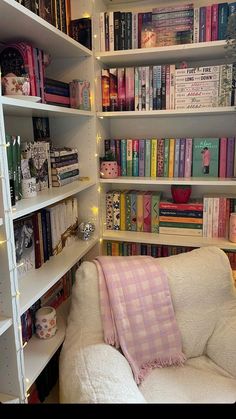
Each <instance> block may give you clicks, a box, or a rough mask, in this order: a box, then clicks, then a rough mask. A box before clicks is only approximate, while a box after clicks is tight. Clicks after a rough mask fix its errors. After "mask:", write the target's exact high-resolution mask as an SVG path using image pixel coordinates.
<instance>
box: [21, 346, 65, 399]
mask: <svg viewBox="0 0 236 419" xmlns="http://www.w3.org/2000/svg"><path fill="white" fill-rule="evenodd" d="M60 351H61V346H60V347H59V349H58V350H57V351H56V352H55V354H54V355H53V356H52V358H51V359H50V361H49V362H48V363H47V365H46V367H45V368H44V369H43V371H42V372H41V373H40V375H39V376H38V378H37V379H36V381H35V382H34V383H33V384H32V385H31V386H30V388H29V390H28V392H27V396H28V399H27V401H28V404H38V403H43V402H44V400H45V399H46V397H47V396H48V395H49V393H50V391H51V390H52V388H53V387H54V386H55V385H56V383H57V381H58V377H59V356H60Z"/></svg>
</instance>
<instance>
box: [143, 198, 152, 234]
mask: <svg viewBox="0 0 236 419" xmlns="http://www.w3.org/2000/svg"><path fill="white" fill-rule="evenodd" d="M151 203H152V194H151V192H145V193H144V195H143V231H145V232H148V233H150V232H151V215H152V214H151Z"/></svg>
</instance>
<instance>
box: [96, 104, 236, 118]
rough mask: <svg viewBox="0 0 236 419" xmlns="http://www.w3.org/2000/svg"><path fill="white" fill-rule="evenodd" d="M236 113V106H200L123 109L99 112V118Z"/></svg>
mask: <svg viewBox="0 0 236 419" xmlns="http://www.w3.org/2000/svg"><path fill="white" fill-rule="evenodd" d="M228 114H231V115H233V114H235V116H236V107H235V106H221V107H215V108H200V109H173V110H172V109H170V110H169V109H163V110H159V111H121V112H97V116H98V118H101V119H102V118H157V117H162V118H170V117H179V116H184V117H191V118H192V117H193V116H196V115H202V116H203V117H207V116H209V115H215V116H216V117H218V116H219V115H228Z"/></svg>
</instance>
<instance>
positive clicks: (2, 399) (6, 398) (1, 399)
mask: <svg viewBox="0 0 236 419" xmlns="http://www.w3.org/2000/svg"><path fill="white" fill-rule="evenodd" d="M0 403H4V404H5V403H6V404H9V403H12V404H18V403H19V397H14V396H11V395H10V394H4V393H0Z"/></svg>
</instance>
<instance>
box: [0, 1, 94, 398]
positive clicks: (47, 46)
mask: <svg viewBox="0 0 236 419" xmlns="http://www.w3.org/2000/svg"><path fill="white" fill-rule="evenodd" d="M92 3H93V2H92V1H90V0H89V1H88V2H86V4H85V2H84V1H83V0H79V1H77V0H76V2H74V1H73V0H72V1H71V12H72V16H71V17H72V19H75V18H78V17H82V16H83V14H84V13H88V12H89V14H90V15H92ZM0 14H1V16H5V17H6V19H2V22H1V28H0V42H1V44H2V45H3V44H4V43H5V42H9V41H12V40H13V39H14V40H16V41H17V40H25V41H28V42H30V43H31V44H32V45H33V46H35V47H38V48H41V49H42V50H44V51H47V52H48V53H49V54H50V57H51V62H50V64H49V66H48V67H47V69H46V76H47V77H51V78H55V79H58V80H61V81H64V82H67V83H68V82H69V81H71V80H72V79H79V78H81V79H88V80H89V81H90V86H91V93H92V110H91V111H82V110H77V109H72V108H64V107H60V106H54V105H48V104H44V103H36V102H31V101H28V100H22V99H15V98H9V97H5V96H0V175H1V176H0V202H1V205H0V216H1V218H0V226H1V228H0V264H1V278H0V352H1V361H0V392H1V393H0V401H3V402H6V403H8V402H9V403H11V402H13V401H14V400H16V401H15V402H17V403H27V391H28V389H29V387H30V386H31V384H33V382H34V381H35V380H36V378H37V377H38V376H39V374H40V373H41V371H42V370H43V369H44V367H45V366H46V365H47V363H48V362H49V361H50V359H51V357H52V356H53V355H54V353H55V352H56V350H57V349H58V348H59V347H60V345H61V344H62V343H63V340H64V337H65V329H66V321H67V314H68V309H69V304H70V301H69V299H68V300H66V301H65V302H64V303H63V304H62V305H61V306H60V307H59V308H58V309H57V320H58V331H57V333H56V335H55V336H54V337H53V338H52V339H50V340H48V341H44V340H40V339H38V338H37V337H36V336H33V337H32V338H31V339H30V340H29V342H28V343H27V344H26V345H22V338H21V315H22V314H23V313H24V312H25V311H26V310H27V309H28V308H29V307H30V306H31V305H32V304H34V303H35V302H36V301H37V300H38V299H39V298H40V297H42V295H43V294H44V293H45V292H47V291H48V290H49V289H50V288H51V287H52V286H53V285H54V284H55V283H56V282H57V281H58V280H59V279H60V278H61V277H62V276H63V275H64V274H65V273H66V272H68V271H69V270H70V269H71V268H72V267H73V266H74V265H75V264H76V263H77V262H78V261H79V260H80V259H81V258H83V257H85V256H86V257H89V256H88V255H89V253H90V252H91V251H93V252H94V251H95V252H96V253H97V252H98V250H95V249H96V248H97V249H98V243H99V237H98V236H99V235H98V231H99V228H98V226H99V223H98V216H97V208H98V191H97V189H98V186H97V177H98V167H97V143H96V116H95V106H94V62H93V51H90V50H89V49H87V48H86V47H84V46H83V45H81V44H79V43H78V42H77V41H75V40H74V39H72V38H70V37H69V36H68V35H66V34H64V33H62V32H61V31H60V30H58V29H56V28H55V27H54V26H52V25H51V24H49V23H48V22H46V21H45V20H43V19H42V18H40V17H39V16H37V15H36V14H34V13H32V12H31V11H30V10H28V9H27V8H25V7H24V6H22V5H21V4H19V3H18V2H16V1H15V0H0ZM33 116H38V117H48V118H49V124H50V133H51V138H52V140H54V143H55V144H57V145H59V146H68V147H77V149H78V152H79V168H80V176H81V180H78V181H74V182H72V183H70V184H68V185H65V186H63V187H59V188H56V187H54V188H51V189H47V190H44V191H42V192H39V193H38V194H37V196H36V197H35V198H31V199H22V200H20V201H19V202H17V204H16V206H15V207H13V208H11V203H10V190H9V181H8V165H7V156H6V143H5V134H6V133H9V134H10V135H16V134H17V135H20V137H21V139H23V140H25V139H33V126H32V117H33ZM68 197H76V198H77V200H78V209H79V222H80V221H84V220H87V219H91V218H92V219H93V220H94V223H95V226H96V230H95V234H94V236H93V237H92V239H91V240H89V241H83V240H80V239H76V240H75V241H74V242H73V243H72V244H71V246H69V247H66V248H64V249H63V251H62V252H61V253H60V254H58V255H56V256H53V257H51V258H50V260H49V261H47V262H46V263H44V264H43V266H42V267H41V268H39V269H36V270H31V271H29V272H28V273H27V274H26V275H25V276H24V277H22V278H20V279H18V277H17V267H16V258H15V243H14V232H13V222H14V221H15V220H17V219H18V218H20V217H22V216H25V215H27V214H30V213H32V212H34V211H38V210H40V209H42V208H44V207H46V206H49V205H52V204H55V203H57V202H60V201H62V200H64V199H66V198H68ZM94 209H95V210H96V211H95V210H94Z"/></svg>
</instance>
